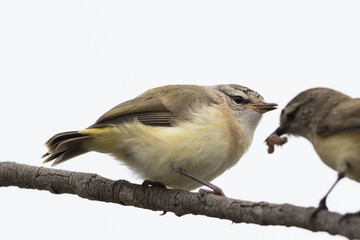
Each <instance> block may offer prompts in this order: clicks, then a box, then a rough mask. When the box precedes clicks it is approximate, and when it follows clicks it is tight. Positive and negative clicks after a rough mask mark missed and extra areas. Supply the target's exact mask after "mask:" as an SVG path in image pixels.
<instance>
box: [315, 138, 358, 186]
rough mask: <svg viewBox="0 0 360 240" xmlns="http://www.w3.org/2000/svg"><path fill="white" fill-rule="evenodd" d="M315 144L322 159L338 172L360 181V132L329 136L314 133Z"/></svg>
mask: <svg viewBox="0 0 360 240" xmlns="http://www.w3.org/2000/svg"><path fill="white" fill-rule="evenodd" d="M312 143H313V146H314V148H315V150H316V152H317V154H318V155H319V157H320V158H321V160H322V161H323V162H324V163H325V164H326V165H328V166H329V167H331V168H332V169H334V170H335V171H338V172H345V175H346V176H347V177H349V178H351V179H354V180H356V181H358V182H360V133H359V132H348V133H339V134H333V135H330V136H327V137H320V136H318V135H314V136H313V138H312Z"/></svg>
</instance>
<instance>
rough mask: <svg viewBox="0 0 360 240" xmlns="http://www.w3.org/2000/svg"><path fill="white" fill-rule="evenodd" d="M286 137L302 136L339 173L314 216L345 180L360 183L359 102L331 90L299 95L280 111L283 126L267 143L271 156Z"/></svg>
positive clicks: (359, 100) (308, 91) (316, 89)
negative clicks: (343, 179)
mask: <svg viewBox="0 0 360 240" xmlns="http://www.w3.org/2000/svg"><path fill="white" fill-rule="evenodd" d="M283 134H290V135H294V136H301V137H304V138H306V139H307V140H309V141H310V142H311V143H312V145H313V146H314V149H315V151H316V152H317V154H318V155H319V157H320V159H321V160H322V161H323V162H324V163H325V164H326V165H328V166H329V167H331V168H332V169H334V170H335V171H337V172H338V178H337V180H336V182H335V183H334V185H333V186H332V187H331V188H330V190H329V191H328V192H327V194H326V195H325V196H324V197H323V198H322V199H321V201H320V204H319V207H318V208H317V210H316V211H315V212H314V213H313V215H312V217H315V216H316V215H317V213H318V212H319V211H320V210H321V209H327V207H326V199H327V196H328V195H329V193H330V192H331V190H332V189H333V188H334V186H335V185H336V184H337V183H338V181H339V180H340V179H342V178H343V177H345V176H346V177H349V178H351V179H353V180H355V181H357V182H360V99H359V98H351V97H349V96H347V95H345V94H343V93H341V92H338V91H335V90H333V89H329V88H313V89H309V90H306V91H304V92H301V93H299V94H298V95H297V96H296V97H295V98H293V99H292V100H291V101H290V102H289V103H288V104H287V105H286V107H285V109H284V110H283V111H282V112H281V116H280V126H279V127H278V128H277V129H276V130H275V132H274V133H273V134H271V135H270V136H269V137H268V138H267V139H266V142H267V144H268V145H269V150H268V151H269V153H272V152H273V151H274V145H283V144H284V143H285V142H286V138H280V136H281V135H283Z"/></svg>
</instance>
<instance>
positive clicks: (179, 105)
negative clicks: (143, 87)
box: [89, 85, 210, 128]
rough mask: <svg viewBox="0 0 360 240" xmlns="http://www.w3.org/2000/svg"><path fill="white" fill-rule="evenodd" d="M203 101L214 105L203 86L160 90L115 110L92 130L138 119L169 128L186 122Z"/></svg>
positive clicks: (116, 107) (146, 94) (100, 120)
mask: <svg viewBox="0 0 360 240" xmlns="http://www.w3.org/2000/svg"><path fill="white" fill-rule="evenodd" d="M199 101H200V102H206V103H210V99H209V98H208V97H206V94H204V92H203V90H202V89H201V87H199V86H192V85H188V86H186V85H182V86H178V85H174V86H167V88H162V87H160V88H156V89H152V90H149V91H147V92H145V93H143V94H142V95H140V96H139V97H137V98H134V99H132V100H129V101H126V102H124V103H121V104H119V105H117V106H115V107H114V108H112V109H111V110H109V111H108V112H106V113H105V114H103V115H102V116H101V117H100V118H99V119H98V120H97V121H96V122H95V124H93V125H92V126H90V127H89V128H97V127H104V126H109V125H116V124H122V123H124V122H129V121H133V120H135V119H136V120H138V121H140V122H141V123H143V124H145V125H150V126H164V127H165V126H167V127H169V126H172V125H173V124H174V122H175V121H176V120H178V119H183V118H185V117H186V111H187V110H188V109H189V108H193V107H194V106H191V105H194V104H197V103H199Z"/></svg>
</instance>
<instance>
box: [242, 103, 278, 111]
mask: <svg viewBox="0 0 360 240" xmlns="http://www.w3.org/2000/svg"><path fill="white" fill-rule="evenodd" d="M277 106H278V105H277V104H276V103H259V104H253V103H249V104H246V105H244V107H245V108H251V109H254V110H255V111H257V112H259V113H261V114H262V113H266V112H268V111H271V110H274V109H276V108H277Z"/></svg>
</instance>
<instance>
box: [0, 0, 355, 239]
mask: <svg viewBox="0 0 360 240" xmlns="http://www.w3.org/2000/svg"><path fill="white" fill-rule="evenodd" d="M359 12H360V2H359V1H331V0H326V1H317V0H311V1H307V0H303V1H277V0H274V1H260V0H259V1H194V0H192V1H185V0H183V1H169V0H168V1H77V0H71V1H67V0H61V1H45V0H44V1H37V0H34V1H21V0H19V1H1V2H0V79H1V87H0V106H1V113H2V114H1V120H0V122H1V126H2V128H1V137H0V146H1V151H0V161H15V162H18V163H26V164H30V165H35V166H41V162H42V160H41V158H40V156H41V155H42V154H44V153H45V152H46V148H45V146H44V142H45V141H46V140H47V139H48V138H49V137H51V136H52V135H53V134H55V133H58V132H62V131H69V130H81V129H83V128H86V127H88V126H89V125H90V124H92V123H94V122H95V121H96V119H97V118H98V117H99V116H100V115H101V114H103V113H104V112H105V111H107V110H109V109H110V108H111V107H113V106H115V105H116V104H118V103H121V102H123V101H126V100H128V99H131V98H133V97H136V96H137V95H139V94H141V93H142V92H143V91H145V90H147V89H149V88H152V87H157V86H161V85H166V84H198V85H215V84H225V83H236V84H240V85H244V86H247V87H249V88H251V89H253V90H256V91H258V92H259V93H260V94H261V95H262V96H263V97H264V98H265V100H266V101H269V102H276V103H278V104H279V105H280V109H281V108H283V107H284V106H285V105H286V103H287V102H288V101H289V100H290V99H291V98H293V97H294V96H295V95H296V94H298V93H299V92H300V91H303V90H305V89H308V88H312V87H318V86H322V87H329V88H334V89H337V90H339V91H342V92H344V93H346V94H349V95H350V96H352V97H359V96H360V93H359V85H360V67H359V66H360V44H359V43H360V14H359ZM279 114H280V110H277V111H272V112H269V113H266V114H265V115H264V117H263V119H262V121H261V122H260V124H259V127H258V128H257V130H256V134H255V137H254V140H253V144H252V146H251V148H250V149H249V151H248V153H247V154H246V155H244V156H243V157H242V159H241V160H240V161H239V163H238V164H237V165H235V166H234V167H233V168H232V169H230V170H229V171H227V172H225V173H224V174H223V175H222V176H220V177H218V178H216V179H215V180H214V181H213V183H214V184H216V185H218V186H220V187H221V188H222V189H223V190H224V192H225V193H226V195H227V196H229V197H231V198H238V199H243V200H248V201H267V202H271V203H290V204H294V205H298V206H303V207H308V206H317V204H318V202H319V200H320V198H321V197H323V195H324V194H325V193H326V191H327V190H328V189H329V187H330V186H331V184H332V183H333V182H334V181H335V179H336V173H335V172H334V171H333V170H331V169H330V168H328V167H327V166H326V165H325V164H323V163H322V162H321V160H320V159H319V158H318V156H317V155H316V153H315V151H314V150H313V148H312V146H311V145H310V143H309V142H307V141H306V140H304V139H301V138H294V137H292V138H290V139H289V143H288V144H286V145H284V146H283V147H282V148H277V149H276V150H275V153H274V154H273V155H268V154H267V151H266V150H267V148H266V145H265V144H264V140H265V138H266V137H267V136H268V135H269V134H270V133H271V132H272V131H273V130H274V129H275V128H276V127H277V125H278V119H279ZM57 168H59V169H66V170H71V171H82V172H91V173H98V174H100V175H102V176H104V177H108V178H111V179H127V180H129V181H132V182H135V183H141V182H142V179H137V178H136V176H134V175H133V174H132V173H131V172H130V171H129V170H128V169H127V168H126V166H123V165H122V164H121V163H120V162H118V161H115V160H113V159H112V158H111V157H109V156H107V155H103V154H98V153H89V154H86V155H83V156H80V157H77V158H76V159H73V160H71V161H68V162H66V163H64V164H61V165H59V166H57ZM0 196H1V204H0V213H1V217H0V226H1V236H2V239H25V238H26V239H38V240H42V239H53V240H56V239H66V238H67V239H75V238H78V239H80V238H81V239H85V238H86V239H99V238H100V239H120V238H124V236H126V237H127V238H128V237H130V236H134V237H136V238H151V239H155V238H156V239H168V238H169V236H171V239H175V240H176V239H188V238H189V237H191V238H194V239H195V238H197V239H199V238H201V239H215V238H217V239H219V238H227V239H255V240H257V239H280V240H282V239H284V240H285V239H307V240H312V239H314V240H315V239H317V240H318V239H329V240H335V239H344V238H343V237H339V236H335V237H334V236H331V235H329V234H327V233H312V232H310V231H307V230H303V229H298V228H286V227H263V226H257V225H253V224H232V223H231V222H230V221H227V220H219V219H211V218H207V217H202V216H183V217H181V218H179V217H176V216H174V214H172V213H168V214H166V215H165V216H160V214H161V212H153V211H149V210H144V209H137V208H134V207H125V206H121V205H116V204H110V203H101V202H95V201H89V200H85V199H81V198H79V197H76V196H72V195H64V194H63V195H54V194H51V193H49V192H46V191H37V190H23V189H18V188H15V187H7V188H0ZM359 202H360V184H359V183H357V182H354V181H352V180H349V179H344V180H343V181H341V182H340V183H339V184H338V186H337V187H336V188H335V189H334V191H333V193H332V194H331V195H330V197H329V199H328V206H329V209H330V210H331V211H336V212H340V213H346V212H354V211H358V210H360V204H359Z"/></svg>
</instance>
